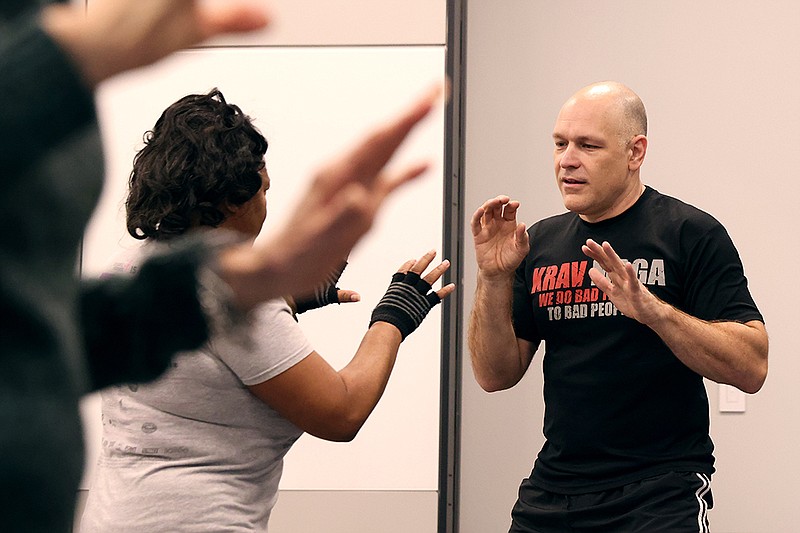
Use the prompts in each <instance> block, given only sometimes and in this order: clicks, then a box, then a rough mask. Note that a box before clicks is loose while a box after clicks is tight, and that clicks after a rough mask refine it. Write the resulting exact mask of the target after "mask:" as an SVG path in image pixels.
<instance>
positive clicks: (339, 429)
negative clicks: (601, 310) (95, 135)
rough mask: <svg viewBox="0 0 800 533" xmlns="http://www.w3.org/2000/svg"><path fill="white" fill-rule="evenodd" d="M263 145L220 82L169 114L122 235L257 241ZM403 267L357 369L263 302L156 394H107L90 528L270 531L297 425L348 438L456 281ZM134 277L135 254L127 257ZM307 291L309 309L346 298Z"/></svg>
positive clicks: (137, 178)
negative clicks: (401, 352) (320, 348)
mask: <svg viewBox="0 0 800 533" xmlns="http://www.w3.org/2000/svg"><path fill="white" fill-rule="evenodd" d="M266 150H267V142H266V140H265V139H264V138H263V136H262V135H261V134H260V133H259V132H258V130H257V129H256V128H255V127H254V126H253V124H252V122H251V120H250V118H249V117H248V116H247V115H245V114H243V113H242V112H241V110H240V109H239V108H238V107H237V106H235V105H232V104H229V103H227V102H226V101H225V98H224V96H223V95H222V93H221V92H220V91H218V90H216V89H214V90H212V91H211V92H209V93H208V94H198V95H189V96H186V97H184V98H181V99H180V100H178V101H177V102H176V103H175V104H173V105H171V106H170V107H169V108H167V110H165V111H164V113H163V114H162V115H161V117H160V118H159V119H158V121H157V122H156V124H155V126H154V127H153V129H152V130H151V131H149V132H148V133H147V134H146V136H145V147H144V148H143V149H142V150H141V151H140V152H139V153H138V154H137V155H136V157H135V159H134V168H133V171H132V173H131V177H130V192H129V195H128V199H127V202H126V207H127V225H128V232H129V233H130V234H131V235H133V236H134V237H136V238H138V239H143V240H145V241H146V243H145V245H144V247H143V248H145V251H143V252H142V254H141V255H146V254H147V252H146V249H147V248H148V247H150V246H151V245H156V246H158V245H159V243H166V245H169V242H170V240H171V239H173V238H174V237H176V236H180V235H185V234H187V233H192V232H195V231H198V230H203V229H205V230H209V229H212V228H221V229H223V230H230V231H234V232H238V233H240V234H242V235H244V236H246V237H247V238H251V239H255V237H256V236H257V235H258V233H259V231H260V230H261V226H262V224H263V222H264V220H265V217H266V212H267V209H266V193H267V190H268V189H269V185H270V178H269V175H268V173H267V169H266V165H265V162H264V154H265V153H266ZM434 255H435V254H434V253H433V252H429V253H427V254H425V255H423V256H422V257H421V258H420V259H419V260H417V261H413V260H412V261H408V262H406V263H405V264H403V265H402V266H401V268H400V269H399V271H398V272H397V273H396V274H395V275H394V276H393V278H392V283H391V284H390V286H389V289H388V291H387V293H386V295H385V296H384V297H383V299H382V300H381V301H380V302H379V303H378V305H377V307H376V308H375V310H374V311H373V314H372V318H371V320H370V325H369V328H368V330H367V333H366V334H365V335H364V338H363V340H362V342H361V345H360V346H359V348H358V350H357V351H356V353H355V355H354V356H353V358H352V360H351V361H350V363H349V364H348V365H347V366H345V368H343V369H342V370H340V371H336V370H334V369H333V368H332V367H331V366H330V365H329V364H328V363H327V362H326V361H325V360H324V359H323V358H322V357H321V356H320V355H319V354H318V353H317V352H316V351H314V349H313V347H311V345H310V344H309V342H308V341H307V340H306V338H305V336H304V335H303V333H302V331H301V329H300V326H299V325H298V323H297V321H296V319H295V316H294V311H293V310H292V308H291V307H290V305H289V304H288V303H287V301H286V300H285V299H280V300H273V301H269V302H267V303H264V304H262V305H260V306H258V307H256V308H255V309H254V310H253V311H251V312H250V313H249V315H248V316H247V317H246V319H245V321H244V322H245V326H244V327H238V328H232V330H229V331H218V332H216V333H215V334H214V335H213V336H212V339H211V340H210V341H209V342H208V343H207V344H206V345H205V346H204V347H202V348H201V349H199V350H196V351H193V352H184V353H182V354H180V355H178V356H177V357H176V358H175V360H174V362H173V365H172V368H170V369H169V370H168V371H167V372H166V374H165V375H164V376H163V377H162V378H161V379H159V380H158V381H156V382H154V383H150V384H146V385H139V386H135V385H131V386H121V387H115V388H112V389H108V390H106V391H104V392H103V394H102V409H103V440H102V450H101V455H100V458H99V461H98V465H97V469H96V472H95V480H94V484H93V487H92V489H91V491H90V493H89V498H88V501H87V504H86V509H85V512H84V515H83V520H82V524H81V531H82V532H83V533H94V532H109V531H114V532H125V531H147V532H149V533H157V532H175V531H182V532H183V531H185V532H194V531H198V532H199V531H240V532H244V531H248V532H250V531H260V532H264V531H267V525H268V521H269V516H270V512H271V510H272V507H273V505H274V504H275V501H276V498H277V491H278V482H279V480H280V476H281V472H282V466H283V457H284V455H285V454H286V452H287V451H288V450H289V448H290V447H291V446H292V444H293V443H294V442H295V441H296V440H297V439H298V438H299V437H300V435H301V434H302V433H303V432H308V433H311V434H313V435H315V436H317V437H319V438H322V439H327V440H334V441H348V440H351V439H353V438H354V437H355V435H356V433H357V432H358V431H359V429H360V428H361V426H362V425H363V424H364V422H365V421H366V419H367V417H368V416H369V414H370V413H371V412H372V410H373V408H374V407H375V405H376V404H377V402H378V400H379V399H380V397H381V395H382V394H383V391H384V389H385V386H386V383H387V381H388V379H389V375H390V374H391V371H392V368H393V366H394V362H395V359H396V356H397V352H398V349H399V347H400V343H401V342H402V340H403V339H404V338H405V337H406V336H407V335H408V334H410V333H411V332H412V331H414V330H415V329H416V327H418V326H419V324H420V323H421V322H422V320H423V319H424V317H425V316H426V315H427V313H428V311H429V310H430V309H431V308H432V307H433V306H434V305H436V304H437V303H438V302H439V301H440V300H441V298H444V297H445V296H447V295H448V294H450V293H451V292H452V291H453V289H454V286H453V285H452V284H450V285H447V286H445V287H443V288H441V289H439V290H438V291H433V290H432V288H431V284H433V283H435V282H436V281H437V280H438V279H439V278H440V277H441V275H442V274H443V273H444V272H445V271H446V270H447V268H448V267H449V263H448V262H447V261H444V262H442V263H441V264H440V265H438V266H436V267H435V268H433V269H431V270H430V272H428V274H426V275H424V276H423V271H424V270H425V269H427V267H428V265H429V264H430V263H431V261H432V260H433V257H434ZM120 264H121V265H124V266H123V267H119V266H118V267H117V268H116V270H120V269H121V268H124V269H125V270H127V271H129V272H132V271H135V269H136V268H137V265H138V260H134V261H124V262H122V263H120ZM336 279H338V275H335V276H334V277H333V279H332V283H330V286H329V287H326V288H325V290H319V291H316V292H315V294H314V295H312V296H309V297H304V298H299V299H298V300H299V301H300V303H298V304H297V305H298V307H301V308H302V310H304V309H313V308H315V307H320V306H322V305H325V304H327V303H331V302H332V301H338V298H339V297H344V298H345V299H350V297H351V295H352V293H348V292H346V291H340V292H339V293H338V294H337V292H336V288H335V283H336Z"/></svg>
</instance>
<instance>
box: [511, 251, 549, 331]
mask: <svg viewBox="0 0 800 533" xmlns="http://www.w3.org/2000/svg"><path fill="white" fill-rule="evenodd" d="M527 264H528V260H527V258H525V259H524V260H523V261H522V263H520V265H519V266H518V267H517V271H516V272H515V274H514V288H513V295H512V298H513V301H512V320H513V325H514V332H515V333H516V335H517V338H519V339H523V340H526V341H529V342H532V343H537V344H538V343H539V341H541V340H542V339H541V336H540V335H539V329H538V328H537V327H536V322H535V321H534V319H533V307H532V303H531V287H530V285H528V280H527V279H526V278H527V277H528V275H527V274H526V272H527Z"/></svg>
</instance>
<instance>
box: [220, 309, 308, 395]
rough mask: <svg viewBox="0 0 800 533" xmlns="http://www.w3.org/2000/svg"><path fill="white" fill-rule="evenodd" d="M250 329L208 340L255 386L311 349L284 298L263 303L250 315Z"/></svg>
mask: <svg viewBox="0 0 800 533" xmlns="http://www.w3.org/2000/svg"><path fill="white" fill-rule="evenodd" d="M250 321H251V330H250V332H249V334H248V335H246V336H245V338H243V337H242V336H241V335H237V334H232V335H227V336H226V335H222V336H218V337H216V338H214V339H213V340H212V342H211V346H212V351H213V352H214V353H215V354H216V355H217V357H219V358H220V359H221V360H222V361H223V362H224V363H225V364H226V365H228V367H229V368H230V369H231V370H232V371H233V372H234V373H235V374H236V375H237V377H238V378H239V379H240V380H241V381H242V383H244V384H245V385H248V386H249V385H256V384H258V383H262V382H264V381H267V380H268V379H271V378H273V377H275V376H277V375H278V374H281V373H282V372H285V371H286V370H287V369H289V368H291V367H292V366H294V365H296V364H297V363H299V362H300V361H302V360H303V359H305V358H306V357H307V356H308V355H310V354H311V353H312V352H313V351H314V349H313V348H312V346H311V344H310V343H309V342H308V339H306V336H305V334H304V333H303V331H302V330H301V329H300V326H299V325H298V323H297V322H296V321H295V320H294V317H293V316H292V311H291V309H290V308H289V305H288V304H287V303H286V301H285V300H283V299H276V300H271V301H269V302H266V303H264V304H262V305H260V306H259V307H257V308H256V309H255V310H253V312H252V314H251V317H250Z"/></svg>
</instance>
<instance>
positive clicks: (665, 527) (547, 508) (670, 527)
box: [509, 472, 714, 533]
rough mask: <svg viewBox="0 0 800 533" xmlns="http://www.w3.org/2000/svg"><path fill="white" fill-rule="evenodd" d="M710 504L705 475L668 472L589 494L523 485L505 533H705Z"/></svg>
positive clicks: (709, 486)
mask: <svg viewBox="0 0 800 533" xmlns="http://www.w3.org/2000/svg"><path fill="white" fill-rule="evenodd" d="M713 506H714V499H713V497H712V496H711V480H710V479H709V477H708V476H707V475H705V474H696V473H694V472H669V473H667V474H663V475H660V476H655V477H650V478H646V479H643V480H641V481H636V482H634V483H630V484H628V485H624V486H622V487H617V488H614V489H609V490H604V491H600V492H590V493H587V494H556V493H553V492H549V491H546V490H542V489H540V488H538V487H536V486H534V485H533V484H531V483H530V481H529V480H527V479H526V480H525V481H523V482H522V485H521V486H520V489H519V499H518V500H517V503H516V504H515V505H514V509H513V510H512V511H511V520H512V522H511V529H510V530H509V533H577V532H586V533H589V532H592V533H599V532H603V533H617V532H620V533H660V532H669V533H672V532H675V533H689V532H692V533H698V532H699V533H708V532H709V531H710V529H709V527H708V516H707V513H708V510H709V509H711V508H712V507H713Z"/></svg>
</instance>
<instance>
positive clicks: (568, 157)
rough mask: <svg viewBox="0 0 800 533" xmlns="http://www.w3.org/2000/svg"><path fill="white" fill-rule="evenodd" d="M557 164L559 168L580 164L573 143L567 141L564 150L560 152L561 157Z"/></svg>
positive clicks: (573, 166) (574, 166)
mask: <svg viewBox="0 0 800 533" xmlns="http://www.w3.org/2000/svg"><path fill="white" fill-rule="evenodd" d="M558 164H559V166H561V168H576V167H579V166H580V165H581V162H580V159H578V154H577V153H576V149H575V145H574V144H572V143H569V144H568V145H567V147H566V148H565V149H564V151H563V152H561V159H560V160H559V162H558Z"/></svg>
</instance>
